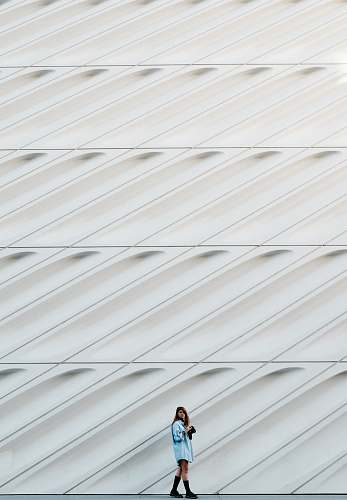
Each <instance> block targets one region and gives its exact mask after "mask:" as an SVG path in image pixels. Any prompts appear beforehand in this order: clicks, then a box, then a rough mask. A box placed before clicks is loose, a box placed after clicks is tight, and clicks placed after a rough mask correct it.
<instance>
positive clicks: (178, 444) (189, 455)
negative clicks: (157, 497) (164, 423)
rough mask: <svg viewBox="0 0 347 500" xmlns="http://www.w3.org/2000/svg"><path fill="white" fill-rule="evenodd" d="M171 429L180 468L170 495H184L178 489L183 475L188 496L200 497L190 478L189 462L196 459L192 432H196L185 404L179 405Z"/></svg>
mask: <svg viewBox="0 0 347 500" xmlns="http://www.w3.org/2000/svg"><path fill="white" fill-rule="evenodd" d="M171 430H172V444H173V449H174V454H175V458H176V461H177V464H178V469H177V471H176V474H175V479H174V483H173V486H172V490H171V492H170V497H175V498H182V497H183V495H181V494H180V493H179V492H178V490H177V487H178V485H179V482H180V480H181V477H182V480H183V484H184V487H185V490H186V498H198V495H196V494H195V493H193V492H192V491H191V489H190V487H189V479H188V464H189V462H193V460H194V455H193V448H192V442H191V439H192V434H193V433H194V432H195V429H194V427H193V426H192V425H190V419H189V416H188V413H187V410H186V409H185V408H184V407H183V406H178V407H177V408H176V413H175V418H174V419H173V422H172V425H171Z"/></svg>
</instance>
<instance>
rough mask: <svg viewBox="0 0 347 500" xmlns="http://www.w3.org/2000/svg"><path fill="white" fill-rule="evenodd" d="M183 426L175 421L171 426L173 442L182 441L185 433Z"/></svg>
mask: <svg viewBox="0 0 347 500" xmlns="http://www.w3.org/2000/svg"><path fill="white" fill-rule="evenodd" d="M185 432H186V431H185V428H184V425H183V424H181V423H180V422H178V421H176V422H174V423H173V425H172V436H173V440H174V441H175V442H179V441H183V439H184V433H185Z"/></svg>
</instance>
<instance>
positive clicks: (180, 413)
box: [177, 410, 186, 420]
mask: <svg viewBox="0 0 347 500" xmlns="http://www.w3.org/2000/svg"><path fill="white" fill-rule="evenodd" d="M177 416H178V418H180V419H181V420H184V419H185V416H186V415H185V413H184V411H183V410H178V412H177Z"/></svg>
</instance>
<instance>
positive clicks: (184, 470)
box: [181, 460, 189, 481]
mask: <svg viewBox="0 0 347 500" xmlns="http://www.w3.org/2000/svg"><path fill="white" fill-rule="evenodd" d="M188 472H189V471H188V461H187V460H181V474H182V480H183V481H188V479H189V478H188Z"/></svg>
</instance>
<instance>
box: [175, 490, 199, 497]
mask: <svg viewBox="0 0 347 500" xmlns="http://www.w3.org/2000/svg"><path fill="white" fill-rule="evenodd" d="M170 497H174V498H183V495H181V493H180V492H179V491H177V490H176V491H175V490H171V491H170ZM194 498H196V497H194Z"/></svg>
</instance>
